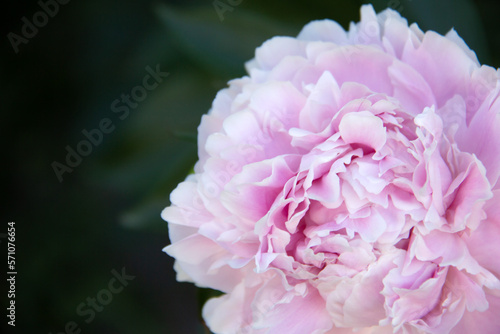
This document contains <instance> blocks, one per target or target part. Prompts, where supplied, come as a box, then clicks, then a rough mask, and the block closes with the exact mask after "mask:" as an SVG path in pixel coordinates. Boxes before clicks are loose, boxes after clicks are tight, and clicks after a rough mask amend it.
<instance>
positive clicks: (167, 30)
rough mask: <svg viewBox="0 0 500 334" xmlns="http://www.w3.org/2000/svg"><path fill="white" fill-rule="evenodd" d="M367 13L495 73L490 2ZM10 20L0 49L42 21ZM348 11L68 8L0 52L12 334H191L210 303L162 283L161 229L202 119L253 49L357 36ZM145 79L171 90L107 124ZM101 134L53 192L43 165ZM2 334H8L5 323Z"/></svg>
mask: <svg viewBox="0 0 500 334" xmlns="http://www.w3.org/2000/svg"><path fill="white" fill-rule="evenodd" d="M221 1H222V2H225V0H221ZM233 3H234V2H233ZM372 3H374V5H375V8H376V9H377V10H380V9H382V8H385V7H387V6H391V7H393V8H394V9H396V10H398V11H400V12H401V14H402V15H403V16H405V17H407V18H408V19H409V21H410V22H413V21H417V22H418V23H419V25H420V26H421V27H422V28H423V29H433V30H436V31H438V32H440V33H445V32H446V31H448V30H449V29H450V28H451V27H452V26H454V27H455V29H456V30H457V31H458V33H459V34H460V35H461V36H463V37H464V39H465V41H466V42H467V43H468V44H469V45H470V46H471V47H472V48H473V49H474V50H476V51H477V52H478V56H479V59H480V61H481V62H484V63H488V64H490V65H493V66H495V67H498V66H499V64H500V39H499V36H500V34H498V30H499V29H498V28H499V26H498V23H497V21H496V17H495V16H496V13H498V9H499V5H498V2H494V1H470V0H460V1H453V2H452V1H451V0H450V1H444V0H443V1H439V2H436V1H430V0H428V1H427V0H426V1H416V0H413V1H410V0H401V1H394V0H391V1H373V2H372ZM10 5H11V6H12V7H11V8H9V10H8V11H7V13H4V14H7V17H6V18H5V19H4V20H3V22H4V23H5V31H4V36H7V34H8V33H9V32H15V33H17V34H20V31H21V28H22V25H23V22H22V21H21V18H22V17H23V16H26V17H27V18H28V19H31V18H32V16H33V14H34V13H36V12H37V11H40V7H39V4H38V3H37V2H35V1H30V2H29V1H21V2H16V3H15V4H10ZM360 5H361V1H352V0H351V1H348V0H336V1H324V0H313V1H308V2H306V1H298V0H293V1H274V2H269V1H264V0H253V1H250V0H243V1H242V2H241V4H240V5H238V6H235V7H232V10H227V11H225V12H224V13H223V20H221V16H220V13H218V12H217V10H216V9H215V8H214V5H213V1H201V0H200V1H180V0H178V1H167V0H163V1H155V2H149V1H132V0H122V1H116V0H115V1H113V0H103V1H71V2H69V3H68V4H66V5H61V6H60V8H59V12H58V13H57V14H56V15H55V16H54V17H53V18H50V19H49V22H48V23H47V24H46V25H45V26H43V27H42V28H40V29H39V31H38V33H37V35H36V36H35V37H33V38H31V39H29V42H28V43H27V44H21V45H19V53H17V54H16V53H15V52H14V50H13V48H12V46H11V44H10V42H9V40H8V39H7V38H5V39H4V45H3V47H4V50H3V52H2V55H1V62H0V73H1V78H2V79H3V80H2V82H1V85H2V86H1V88H2V89H1V90H0V99H1V101H2V120H3V121H2V122H1V123H0V133H1V134H2V135H3V136H4V138H3V140H2V145H3V150H2V152H3V155H4V158H3V164H2V167H3V168H4V169H5V170H4V171H3V172H2V173H0V175H1V178H2V185H3V186H4V187H3V195H4V196H5V200H4V201H3V203H4V207H5V209H4V210H2V220H1V221H0V224H3V225H1V226H0V232H2V233H3V232H4V231H5V230H6V228H7V225H6V223H7V221H10V220H13V221H16V226H17V231H16V232H17V241H16V244H17V249H18V250H17V254H16V261H17V267H18V268H17V271H18V273H19V274H18V276H17V285H16V287H17V294H16V302H17V321H18V322H17V326H16V327H17V328H16V329H17V330H18V331H21V332H23V333H25V332H33V333H34V332H38V333H49V332H52V333H56V332H57V333H59V332H61V331H63V329H64V327H65V325H66V324H67V323H68V322H69V321H75V322H77V323H78V324H79V326H80V328H81V329H82V333H108V334H109V333H123V334H132V333H203V332H205V329H204V327H203V325H202V323H201V321H198V319H199V307H200V306H201V304H202V303H203V301H204V300H206V299H207V298H208V296H210V295H211V292H209V291H205V290H201V291H199V292H197V291H196V288H195V287H194V286H193V285H191V284H187V283H183V284H180V283H177V282H175V273H174V271H173V269H172V265H173V261H172V259H170V258H169V257H168V256H166V255H165V254H163V253H162V252H161V249H162V247H164V246H165V245H167V244H168V234H167V224H166V223H165V222H164V221H162V220H161V218H160V212H161V210H162V209H163V208H164V207H165V206H167V205H168V204H169V201H168V195H169V193H170V192H171V191H172V190H173V188H174V187H175V186H176V185H177V183H178V182H180V181H182V180H183V179H184V177H185V176H186V174H187V173H188V172H189V170H190V169H191V168H192V166H193V165H194V163H195V162H196V159H197V157H196V128H197V126H198V123H199V121H200V117H201V115H202V114H203V113H206V112H207V111H208V110H209V109H210V105H211V102H212V100H213V98H214V97H215V94H216V92H217V91H218V90H220V89H221V88H223V87H225V86H226V83H227V81H228V80H230V79H231V78H234V77H239V76H242V75H244V74H245V71H244V63H245V61H247V60H249V59H251V58H252V57H253V53H254V50H255V48H256V47H257V46H259V45H260V44H261V43H262V42H264V41H265V40H266V39H268V38H270V37H272V36H275V35H290V36H295V35H297V34H298V32H299V31H300V29H301V28H302V26H303V25H304V24H306V23H307V22H309V21H311V20H314V19H323V18H330V19H334V20H336V21H338V22H339V23H340V24H342V25H343V26H344V27H347V26H348V23H349V22H350V21H358V19H359V6H360ZM146 66H150V67H151V68H155V67H156V66H159V67H160V68H161V70H162V71H166V72H168V73H169V76H168V77H167V78H165V79H164V80H163V81H162V82H161V83H160V84H159V85H158V87H157V88H155V89H154V90H151V91H147V97H146V98H145V99H144V100H143V101H140V102H138V105H137V107H134V108H132V107H130V108H129V109H130V110H129V114H128V116H127V117H126V118H123V119H120V118H119V116H120V114H119V113H115V112H114V111H113V108H112V103H113V101H115V100H116V99H120V98H121V96H122V94H131V92H132V91H133V89H134V88H135V87H137V86H140V85H142V84H143V79H144V77H145V75H147V71H146V70H145V68H146ZM121 105H122V106H123V105H124V102H122V104H121ZM104 118H109V119H110V120H111V121H112V122H113V125H114V126H115V128H114V130H113V131H112V132H111V133H109V134H104V135H103V140H102V143H100V144H99V145H97V146H95V147H93V149H92V153H91V154H89V155H88V156H86V157H83V158H82V162H81V164H79V165H78V166H77V167H75V168H74V170H73V171H72V172H71V173H64V174H63V182H61V183H60V182H59V181H58V179H57V177H56V175H55V173H54V170H53V168H52V166H51V164H52V163H53V161H58V162H61V163H64V160H65V158H66V154H67V152H66V149H65V147H66V146H67V145H69V146H70V147H72V148H74V149H75V148H76V147H77V145H78V143H79V142H81V141H82V140H85V139H86V138H85V136H84V135H83V134H82V131H83V130H84V129H86V130H89V131H90V130H92V129H95V128H98V126H99V123H100V121H101V120H102V119H104ZM1 247H2V251H4V250H5V249H6V248H5V243H4V242H2V243H1ZM3 254H5V253H3ZM122 267H125V268H126V271H127V273H129V274H130V275H134V276H135V277H136V278H135V279H134V280H133V281H132V282H130V284H129V286H127V287H126V288H124V290H123V292H121V293H119V294H116V295H114V296H113V301H112V302H111V303H110V304H109V305H106V306H105V307H104V309H103V310H102V312H98V313H96V317H95V319H94V320H93V321H91V322H90V323H88V324H87V323H86V322H85V321H84V320H85V317H82V316H81V315H79V314H78V313H77V311H76V308H77V306H78V305H79V304H80V303H82V302H85V301H86V299H87V298H88V297H95V296H96V294H98V293H99V291H101V290H102V289H105V288H106V287H107V285H108V282H109V280H110V278H111V277H112V275H111V270H112V269H115V270H118V271H119V270H120V269H121V268H122ZM3 273H4V271H2V275H3ZM2 280H3V281H4V282H5V278H4V277H3V276H2ZM3 294H4V293H3V292H2V295H3ZM197 296H198V297H197ZM197 299H199V300H200V302H199V303H198V305H197ZM1 301H2V302H1V306H2V308H4V310H5V307H6V305H7V304H6V303H7V301H6V298H2V299H1ZM2 329H3V333H6V332H9V333H10V332H14V331H12V328H10V327H7V325H6V324H5V321H2Z"/></svg>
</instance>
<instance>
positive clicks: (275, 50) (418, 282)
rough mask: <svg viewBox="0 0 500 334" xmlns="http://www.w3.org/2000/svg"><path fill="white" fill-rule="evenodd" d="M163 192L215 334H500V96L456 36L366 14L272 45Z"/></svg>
mask: <svg viewBox="0 0 500 334" xmlns="http://www.w3.org/2000/svg"><path fill="white" fill-rule="evenodd" d="M247 71H248V76H245V77H243V78H240V79H236V80H233V81H231V82H230V83H229V87H228V88H227V89H223V90H222V91H220V92H219V93H218V94H217V97H216V98H215V101H214V102H213V106H212V109H211V110H210V112H209V114H208V115H205V116H203V119H202V121H201V125H200V126H199V129H198V130H199V135H198V146H199V152H198V154H199V161H198V163H197V164H196V166H195V169H194V171H195V173H194V174H192V175H190V176H188V177H187V179H186V180H185V181H184V182H182V183H181V184H179V186H178V187H177V188H176V189H175V190H174V191H173V192H172V194H171V203H172V205H171V206H170V207H167V208H166V209H165V210H164V211H163V213H162V217H163V219H165V220H166V221H168V222H169V235H170V239H171V242H172V244H171V245H170V246H168V247H166V248H165V252H167V253H168V254H169V255H170V256H172V257H174V258H175V259H176V262H175V269H176V271H177V275H178V276H177V278H178V280H179V281H187V282H194V283H195V284H196V285H197V286H199V287H209V288H212V289H217V290H220V291H222V292H223V293H224V294H223V295H222V296H220V297H217V298H213V299H210V300H209V301H208V302H207V303H206V304H205V306H204V308H203V317H204V319H205V321H206V323H207V324H208V326H209V327H210V329H211V330H212V331H213V332H215V333H224V334H231V333H287V334H290V333H296V334H304V333H305V334H309V333H313V334H320V333H363V334H364V333H434V334H443V333H454V334H455V333H487V334H493V333H500V317H499V314H500V256H499V254H500V205H498V204H499V201H500V182H499V176H500V98H499V96H500V84H499V78H500V75H499V72H497V71H496V70H495V69H494V68H491V67H488V66H481V65H480V64H479V62H478V60H477V58H476V56H475V54H474V52H473V51H471V50H470V49H469V48H468V47H467V45H466V44H465V43H464V41H463V40H462V39H461V38H460V37H459V36H458V35H457V33H456V32H455V31H454V30H452V31H450V32H449V33H448V34H446V35H445V36H442V35H439V34H437V33H435V32H432V31H428V32H425V33H424V32H423V31H421V30H420V29H419V27H418V26H417V25H416V24H412V25H410V26H408V23H407V21H406V20H405V19H404V18H402V17H401V16H400V15H399V14H398V13H397V12H395V11H393V10H386V11H384V12H381V13H379V14H378V15H377V14H376V13H375V12H374V10H373V8H372V7H371V6H369V5H368V6H363V7H362V8H361V22H360V23H358V24H351V26H350V28H349V31H348V32H346V31H344V30H343V29H342V28H341V27H340V26H339V25H338V24H337V23H336V22H333V21H330V20H323V21H314V22H311V23H309V24H308V25H306V26H305V27H304V29H303V30H302V31H301V32H300V34H299V35H298V37H297V38H291V37H275V38H272V39H271V40H268V41H267V42H265V43H264V44H263V45H262V46H261V47H259V48H258V49H257V50H256V53H255V59H253V60H251V61H250V62H248V63H247Z"/></svg>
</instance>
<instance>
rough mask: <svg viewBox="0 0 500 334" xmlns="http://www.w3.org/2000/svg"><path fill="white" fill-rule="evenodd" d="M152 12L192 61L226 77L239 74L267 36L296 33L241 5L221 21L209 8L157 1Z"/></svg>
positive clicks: (213, 10) (227, 13)
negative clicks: (188, 6)
mask: <svg viewBox="0 0 500 334" xmlns="http://www.w3.org/2000/svg"><path fill="white" fill-rule="evenodd" d="M156 12H157V13H158V15H159V17H160V18H161V19H162V21H163V22H164V23H165V24H166V25H167V27H168V29H169V31H170V32H171V33H172V35H173V36H175V37H176V38H177V40H178V42H179V43H180V45H181V47H182V48H183V49H184V50H185V52H186V54H187V55H188V56H189V57H191V59H192V60H193V61H195V62H196V63H198V64H200V65H201V66H203V67H205V68H207V69H209V70H212V71H215V72H217V73H219V74H221V73H223V74H226V75H230V76H241V75H243V74H244V63H245V62H246V61H248V60H250V59H252V58H253V57H254V52H255V48H256V47H258V46H260V45H261V44H262V43H263V42H264V41H266V40H267V39H269V38H271V37H273V36H277V35H296V34H297V33H298V31H295V29H293V28H290V27H287V26H286V25H284V24H280V23H277V22H273V21H272V20H271V19H269V18H266V17H263V16H261V15H259V14H255V13H251V12H248V11H246V10H245V9H244V8H241V7H237V8H236V7H235V8H234V10H233V11H230V12H226V13H225V16H224V21H221V20H220V18H219V15H218V13H217V11H216V10H215V9H214V8H213V7H199V8H195V9H189V10H178V9H176V8H174V7H171V6H167V5H165V4H161V5H159V6H158V7H157V8H156Z"/></svg>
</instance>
